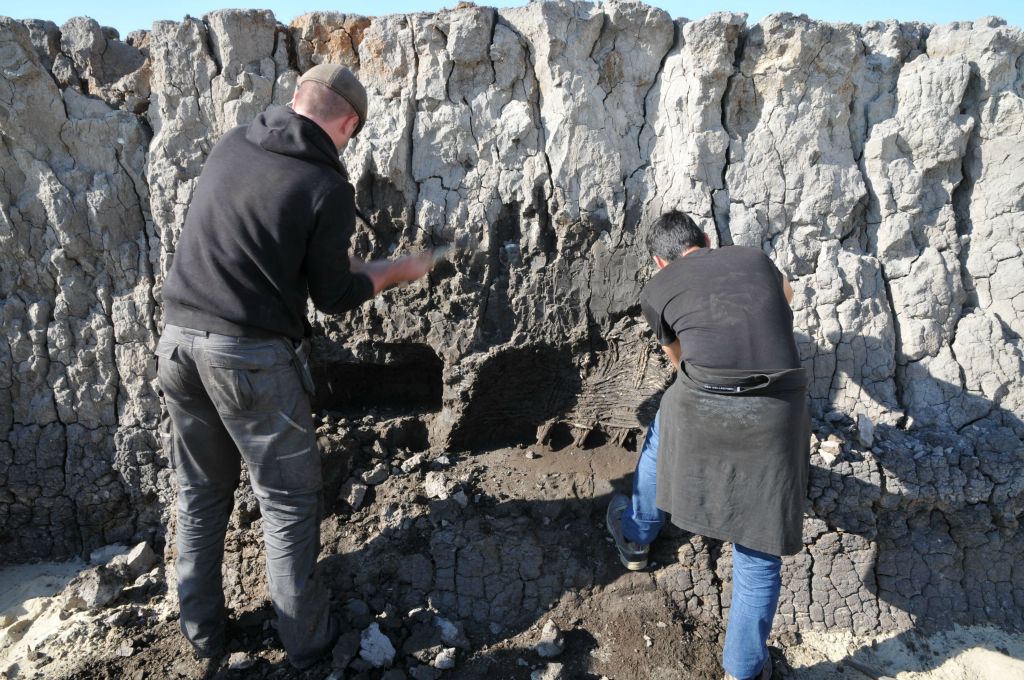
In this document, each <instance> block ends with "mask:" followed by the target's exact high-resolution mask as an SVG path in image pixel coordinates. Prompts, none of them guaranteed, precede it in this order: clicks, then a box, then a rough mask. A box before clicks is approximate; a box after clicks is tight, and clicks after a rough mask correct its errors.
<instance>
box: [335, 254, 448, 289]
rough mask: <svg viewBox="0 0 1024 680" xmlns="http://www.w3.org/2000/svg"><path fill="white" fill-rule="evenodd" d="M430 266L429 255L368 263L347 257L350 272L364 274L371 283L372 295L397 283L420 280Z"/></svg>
mask: <svg viewBox="0 0 1024 680" xmlns="http://www.w3.org/2000/svg"><path fill="white" fill-rule="evenodd" d="M432 264H433V263H432V261H431V259H430V257H429V255H409V256H406V257H400V258H398V259H397V260H370V261H369V262H365V261H363V260H360V259H359V258H357V257H355V256H349V266H350V267H351V268H352V271H354V272H359V273H361V274H365V275H366V276H367V277H369V279H370V281H371V282H372V283H373V294H374V295H376V294H378V293H380V292H381V291H383V290H386V289H387V288H390V287H391V286H394V285H397V284H399V283H405V282H406V281H415V280H416V279H419V278H422V277H423V276H425V275H426V274H427V272H429V271H430V267H431V266H432Z"/></svg>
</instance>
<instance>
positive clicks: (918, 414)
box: [0, 2, 1024, 633]
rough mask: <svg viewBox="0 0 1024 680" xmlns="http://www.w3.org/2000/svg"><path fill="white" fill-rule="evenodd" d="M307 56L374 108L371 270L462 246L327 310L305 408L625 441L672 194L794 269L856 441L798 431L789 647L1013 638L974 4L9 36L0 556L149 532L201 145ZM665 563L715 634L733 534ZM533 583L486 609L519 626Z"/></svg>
mask: <svg viewBox="0 0 1024 680" xmlns="http://www.w3.org/2000/svg"><path fill="white" fill-rule="evenodd" d="M323 61H333V62H341V63H344V64H346V65H348V66H350V67H351V68H352V69H353V70H354V71H356V72H357V73H358V75H359V77H360V78H361V80H362V81H363V82H364V83H365V84H366V86H367V88H368V90H369V92H370V117H369V121H368V123H367V126H366V129H365V130H364V132H363V133H362V134H361V136H360V137H359V138H358V139H357V140H355V141H354V142H353V143H352V144H351V146H350V148H349V149H348V150H347V152H346V154H345V161H346V164H347V166H348V169H349V172H350V174H351V176H352V180H353V183H354V184H355V185H356V187H357V201H358V203H359V207H360V209H361V211H362V212H363V213H365V214H366V215H368V216H369V219H370V224H368V225H362V226H360V228H359V231H358V233H357V236H356V238H355V244H354V245H355V248H356V251H357V252H358V253H359V254H360V255H363V256H378V257H379V256H383V255H386V254H387V253H389V252H390V251H391V250H393V249H394V248H395V247H397V248H398V249H399V250H402V249H408V248H420V247H426V246H430V245H436V244H447V243H458V244H461V245H471V246H473V247H472V248H465V249H462V250H459V251H456V253H455V254H454V255H453V256H452V259H451V261H450V262H447V263H443V264H442V265H441V266H440V267H439V269H438V270H437V271H436V272H435V274H434V275H433V276H432V277H431V279H430V282H429V284H427V283H418V284H415V285H412V286H409V287H406V288H402V289H398V290H395V291H391V292H389V293H387V294H386V295H384V296H383V297H381V298H379V299H377V300H375V301H374V302H373V303H371V304H367V305H366V306H365V307H364V308H363V309H362V310H360V311H359V312H358V313H355V314H351V315H349V316H346V317H340V318H339V317H326V316H322V315H319V314H318V315H316V317H315V326H316V333H317V347H316V350H317V357H318V370H319V373H320V376H319V377H320V384H321V392H322V393H321V394H319V395H318V406H319V407H320V408H322V409H327V410H332V411H345V410H346V409H348V410H358V409H360V408H364V407H367V406H377V407H381V408H388V409H392V410H394V409H398V410H403V411H404V412H405V413H406V414H407V415H408V416H409V417H411V418H412V420H414V421H415V422H416V423H420V424H421V425H418V426H417V427H420V428H421V429H422V433H421V435H422V439H423V440H424V446H426V445H428V444H429V446H431V447H433V448H434V449H435V450H440V449H445V448H449V449H451V450H454V451H458V450H464V449H471V448H477V447H487V446H498V445H502V444H507V443H514V442H532V441H533V439H534V437H535V436H536V434H537V429H538V426H541V430H542V432H544V431H546V433H547V434H556V435H557V434H558V432H559V431H561V432H563V433H565V434H567V435H571V436H572V437H573V438H575V439H576V440H577V441H579V442H581V443H583V442H585V441H586V440H587V438H588V437H591V438H600V437H602V436H604V437H610V438H612V439H627V438H631V437H633V438H635V437H636V436H637V434H638V433H639V432H640V427H641V426H640V423H641V422H646V420H647V419H648V418H649V417H650V415H651V410H652V407H653V404H654V403H655V402H654V401H653V400H652V397H653V396H654V395H656V394H657V391H658V390H659V389H660V388H661V387H663V386H664V385H665V383H666V381H667V379H668V377H669V372H668V371H667V369H666V367H665V365H664V361H663V360H662V358H661V357H660V352H659V350H658V348H657V347H656V346H655V344H654V342H653V340H652V339H651V338H650V336H649V333H648V332H647V330H646V328H645V326H644V324H643V322H642V319H641V318H640V316H639V310H638V305H637V298H638V294H639V291H640V289H641V287H642V285H643V283H644V282H645V280H646V279H647V277H648V275H649V273H650V266H649V264H648V259H647V256H646V253H645V250H644V246H643V241H644V236H645V233H646V229H647V227H648V225H649V224H650V221H651V218H652V217H653V216H656V215H657V214H658V213H659V212H660V211H663V210H667V209H670V208H680V209H683V210H686V211H688V212H689V213H691V214H692V215H694V217H695V218H696V219H698V221H699V222H700V223H701V224H702V225H703V226H704V227H705V228H706V229H707V230H708V232H709V233H710V234H711V235H712V237H713V239H714V240H715V241H717V242H718V243H736V244H743V245H752V246H759V247H762V248H764V249H765V250H766V252H768V253H769V254H770V255H771V256H772V257H773V258H774V260H775V261H776V262H777V263H778V265H779V266H780V268H782V269H783V270H784V271H786V272H787V273H788V274H789V275H790V277H791V278H792V282H793V288H794V290H795V292H796V295H795V299H794V307H795V314H796V327H797V329H798V340H799V347H800V351H801V356H802V358H803V360H804V361H805V363H806V365H807V366H808V367H809V368H811V369H812V371H813V376H814V380H813V384H812V389H811V393H812V394H811V397H812V399H811V401H812V409H813V413H814V415H815V418H816V422H817V425H818V429H819V431H820V432H822V433H825V432H828V431H832V430H836V431H844V432H848V433H850V432H853V430H852V429H851V428H850V427H849V423H851V422H858V421H859V422H860V429H859V433H858V434H859V438H860V439H861V440H862V441H857V436H852V437H845V441H837V440H831V441H830V440H828V439H824V441H822V442H820V443H818V442H816V443H815V454H814V458H813V464H814V467H813V469H812V479H811V504H810V507H809V512H808V518H807V520H806V524H805V540H806V548H805V550H804V551H803V552H802V553H800V554H799V555H796V556H795V557H792V558H788V559H787V560H786V562H785V578H784V583H785V590H784V592H783V597H782V602H781V604H780V616H779V617H778V618H777V629H778V630H779V631H787V630H799V629H807V628H811V627H824V626H832V625H840V626H844V627H849V628H852V629H853V630H854V631H855V632H857V633H871V632H874V631H879V630H891V629H899V628H904V627H906V626H908V625H909V624H910V623H911V621H912V620H919V621H923V622H947V621H959V622H963V623H976V622H984V623H994V624H999V625H1004V626H1009V627H1013V628H1020V627H1022V626H1024V529H1022V527H1021V520H1022V519H1024V444H1022V437H1024V422H1022V419H1024V381H1022V377H1024V362H1022V345H1021V335H1022V333H1024V255H1022V252H1021V248H1022V245H1024V228H1022V223H1024V33H1022V32H1021V30H1020V29H1018V28H1013V27H1009V26H1006V25H1004V24H1003V23H1002V22H1001V21H999V20H995V19H982V20H979V21H976V22H973V23H971V22H967V23H959V24H951V25H947V26H928V25H923V24H900V23H893V22H888V23H873V24H866V25H863V26H854V25H848V24H827V23H821V22H817V21H813V20H809V19H807V18H806V17H796V16H792V15H772V16H769V17H766V18H765V19H764V20H762V21H761V22H760V23H757V24H754V25H748V24H747V23H746V20H745V17H744V16H742V15H735V14H714V15H711V16H708V17H706V18H703V19H699V20H694V21H688V20H682V19H680V20H676V21H673V20H672V19H671V18H670V17H669V16H668V15H667V14H665V13H664V12H663V11H661V10H658V9H654V8H651V7H648V6H646V5H643V4H636V3H627V2H609V3H607V4H604V5H602V6H600V7H595V6H593V5H589V4H585V3H576V4H574V3H555V2H549V3H540V2H538V3H534V4H530V5H529V6H527V7H523V8H517V9H510V10H500V11H499V10H493V9H488V8H477V7H463V8H460V9H455V10H445V11H442V12H439V13H437V14H415V15H394V16H386V17H378V18H366V17H360V16H352V15H340V14H309V15H305V16H303V17H300V18H298V19H296V20H295V21H294V22H293V23H292V25H291V26H284V25H281V24H279V23H278V22H277V21H276V19H275V18H274V16H273V15H272V14H270V13H269V12H265V11H223V12H216V13H213V14H210V15H208V16H206V17H204V18H203V19H193V18H186V19H185V20H184V21H182V22H178V23H176V22H158V23H156V24H154V25H153V27H152V30H150V31H139V32H134V33H132V34H130V35H129V36H127V38H126V39H125V40H123V41H122V40H121V39H119V37H118V36H117V34H116V33H115V32H113V31H111V30H110V29H106V28H102V27H100V26H99V25H97V24H96V23H95V22H94V21H92V20H89V19H84V18H76V19H72V20H70V21H69V22H67V23H66V24H65V25H64V26H61V27H57V26H55V25H54V24H52V23H48V22H43V21H14V20H10V19H0V560H2V561H19V560H27V559H30V558H35V557H43V556H66V555H71V554H78V553H82V552H88V551H89V550H90V549H92V548H95V547H97V546H101V545H105V544H109V543H112V542H118V541H120V542H128V541H138V540H144V539H152V538H154V537H159V536H160V535H161V532H162V528H161V527H162V526H163V523H164V522H165V521H166V519H167V516H168V513H169V508H170V502H171V495H172V494H171V483H170V477H169V473H168V470H167V459H166V455H165V454H164V453H163V452H162V451H161V447H160V444H159V436H158V432H157V427H158V422H159V417H160V404H159V400H158V397H157V395H156V392H155V389H154V388H155V385H154V382H155V367H156V365H155V361H154V359H153V357H152V349H153V347H154V344H155V340H156V337H157V334H158V329H159V327H160V324H161V318H160V309H161V308H160V289H161V282H162V279H163V275H164V273H165V272H166V271H167V267H168V265H169V263H170V261H171V258H172V257H173V255H174V244H175V241H176V239H177V236H178V234H179V232H180V229H181V226H182V223H183V221H184V216H185V212H186V210H187V208H188V204H189V198H190V196H191V193H192V191H193V189H194V187H195V183H196V180H197V178H198V176H199V173H200V171H201V169H202V166H203V161H204V159H205V157H206V155H207V153H208V152H209V150H210V148H211V146H212V145H213V143H214V142H215V141H216V140H217V138H218V137H219V136H220V135H221V134H223V133H224V132H225V131H226V130H228V129H230V128H231V127H232V126H234V125H237V124H240V123H244V122H247V121H248V120H250V119H251V118H252V117H253V116H254V115H255V114H256V113H257V112H259V111H260V110H262V109H263V108H264V107H266V106H267V105H269V104H271V103H284V102H286V101H288V100H289V98H290V95H291V92H292V89H293V87H294V85H295V82H296V79H297V76H298V74H299V72H300V71H302V70H305V69H307V68H308V67H310V66H311V65H313V64H316V63H320V62H323ZM353 384H354V385H368V387H366V388H365V389H364V388H362V387H358V388H355V389H354V390H353V389H349V388H348V387H347V386H348V385H353ZM335 388H337V389H335ZM844 428H845V429H844ZM413 429H414V430H415V427H414V428H413ZM869 429H871V430H873V432H872V433H870V434H869V433H868V432H867V430H869ZM417 436H420V435H417ZM823 438H824V434H823ZM349 490H351V487H349ZM510 531H512V529H510ZM514 531H516V532H520V533H519V534H518V536H519V538H517V541H518V542H519V543H521V544H523V545H526V544H528V543H529V542H530V539H529V537H528V536H526V535H525V534H523V533H522V532H523V531H527V529H524V528H523V527H517V528H515V530H514ZM460 540H463V539H461V538H460V537H458V536H455V535H453V534H452V532H451V531H448V532H439V533H438V534H437V535H436V536H435V537H434V539H433V542H432V544H431V546H430V548H429V550H430V551H431V552H430V554H428V556H427V557H424V558H423V559H424V560H427V559H428V557H429V560H428V562H429V563H430V564H432V565H433V568H431V569H429V570H427V573H428V574H429V575H430V579H429V580H430V582H424V583H418V584H417V587H418V588H420V589H421V590H422V591H424V592H425V593H427V594H430V593H433V594H434V598H433V599H434V601H436V602H437V603H438V606H440V607H441V608H442V611H443V613H451V614H453V615H459V612H458V611H456V610H457V609H458V607H459V603H458V594H457V592H455V591H453V590H451V588H450V586H451V584H449V581H451V582H452V583H454V582H455V581H454V580H453V579H454V576H452V575H453V574H464V573H465V574H468V575H469V576H472V574H470V572H471V571H472V567H473V565H472V564H471V563H470V562H467V563H466V564H462V563H460V559H465V560H472V559H478V556H477V554H476V553H474V552H473V550H472V549H469V550H466V549H465V548H466V546H465V545H462V544H460V543H459V541H460ZM679 557H680V559H679V560H678V562H677V563H675V564H672V565H669V566H667V567H665V568H663V569H662V570H661V571H659V572H658V574H657V576H656V578H657V581H658V584H659V585H660V586H661V587H663V588H664V589H665V590H666V591H667V592H669V593H671V596H672V597H673V599H675V600H676V602H677V603H678V604H679V605H680V606H681V607H683V608H685V609H686V610H688V611H689V612H690V613H692V614H694V615H696V616H699V617H700V616H703V617H712V618H715V617H719V616H720V615H721V613H722V608H723V603H727V602H728V600H727V597H728V583H727V582H726V583H724V584H723V581H727V579H725V575H726V574H727V573H728V568H727V566H728V549H727V548H726V549H721V548H720V547H719V546H717V545H716V544H711V543H708V542H705V541H702V540H700V539H697V538H694V539H691V540H690V541H687V542H684V543H683V544H682V547H681V549H680V555H679ZM505 566H507V565H503V566H501V567H500V569H501V570H505ZM502 573H504V571H502ZM510 573H514V574H515V578H520V579H523V580H525V581H536V583H543V579H544V575H543V574H542V573H538V574H536V575H533V576H531V575H529V574H527V573H526V572H523V571H522V570H516V569H512V570H511V572H510ZM449 576H452V578H451V579H449V578H448V577H449ZM446 579H447V580H446ZM513 580H515V579H513ZM533 587H538V586H537V585H536V584H535V585H534V586H533ZM723 587H724V592H723ZM516 588H518V590H516ZM524 588H525V590H524ZM528 589H529V586H523V585H519V586H515V585H514V584H513V587H511V588H510V590H509V591H508V592H503V593H501V595H500V598H504V599H500V601H499V600H495V601H494V602H492V603H491V605H490V608H489V609H487V611H490V612H491V613H493V615H494V617H507V616H517V615H518V616H534V618H535V617H536V615H537V612H531V611H525V609H524V606H526V605H524V595H523V592H525V591H526V590H528ZM482 592H483V591H482ZM517 592H518V596H517V595H516V593H517ZM481 597H484V595H481ZM517 598H518V599H517ZM492 599H493V598H492ZM526 603H527V604H529V600H527V601H526ZM445 608H447V609H448V610H449V611H447V612H446V611H444V610H445ZM462 615H463V616H465V614H462Z"/></svg>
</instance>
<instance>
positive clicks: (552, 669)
mask: <svg viewBox="0 0 1024 680" xmlns="http://www.w3.org/2000/svg"><path fill="white" fill-rule="evenodd" d="M564 677H565V676H564V675H563V674H562V664H560V663H549V664H547V665H546V666H544V668H538V669H537V670H535V671H534V672H532V673H530V680H562V678H564Z"/></svg>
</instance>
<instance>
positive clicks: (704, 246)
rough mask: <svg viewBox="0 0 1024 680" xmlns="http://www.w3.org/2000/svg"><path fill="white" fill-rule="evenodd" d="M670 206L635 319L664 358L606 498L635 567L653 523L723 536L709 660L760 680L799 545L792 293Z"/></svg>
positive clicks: (763, 263) (799, 450)
mask: <svg viewBox="0 0 1024 680" xmlns="http://www.w3.org/2000/svg"><path fill="white" fill-rule="evenodd" d="M709 245H710V244H709V241H708V238H707V236H706V235H705V234H704V232H703V231H701V229H700V228H699V227H697V225H696V224H694V222H693V220H691V219H690V218H689V217H688V216H687V215H684V214H683V213H680V212H671V213H668V214H666V215H663V216H662V217H661V218H660V219H659V220H658V221H657V222H656V223H655V225H654V228H653V230H652V231H651V234H650V236H649V238H648V248H649V249H650V252H651V255H652V256H653V258H654V262H655V264H656V265H657V267H658V273H657V274H655V275H654V277H653V278H652V279H651V280H650V282H648V284H647V286H646V287H645V288H644V290H643V293H642V295H641V300H640V303H641V309H642V311H643V314H644V317H645V318H646V319H647V322H648V323H649V324H650V326H651V328H652V329H653V330H654V333H655V335H656V337H657V339H658V342H659V343H660V344H661V345H662V349H663V350H664V351H665V353H666V354H667V355H668V357H669V359H670V360H671V362H672V365H673V366H674V367H675V368H676V369H677V374H676V378H675V381H674V382H673V384H672V385H671V387H669V388H668V390H667V391H666V392H665V394H664V396H663V397H662V400H661V406H660V408H659V410H658V415H657V416H656V417H655V419H654V422H653V423H652V424H651V426H650V428H649V429H648V432H647V439H646V440H645V442H644V446H643V449H642V451H641V454H640V459H639V461H638V462H637V466H636V472H635V474H634V476H633V495H632V497H627V496H624V495H621V494H620V495H617V496H615V497H614V498H613V499H612V502H611V504H610V505H609V507H608V517H607V520H608V529H609V531H610V532H611V534H612V536H613V537H614V539H615V544H616V547H617V548H618V551H619V556H620V558H621V559H622V562H623V564H624V565H625V566H626V567H627V568H629V569H643V568H645V567H646V566H647V555H648V551H649V548H650V544H651V542H652V541H653V540H654V539H655V537H656V536H657V535H658V531H659V530H660V529H661V526H662V524H663V523H664V521H665V517H666V512H667V513H670V514H671V518H672V523H673V524H675V525H677V526H679V527H681V528H683V529H685V530H687V531H690V532H693V533H696V534H701V535H703V536H708V537H711V538H717V539H720V540H723V541H731V542H732V543H733V553H732V556H733V590H732V606H731V607H730V609H729V624H728V627H727V629H726V636H725V649H724V652H723V662H722V665H723V667H724V668H725V671H726V677H727V678H728V679H730V680H746V679H748V678H757V679H759V680H762V679H763V680H767V678H769V677H771V670H772V668H771V659H770V657H769V655H768V647H767V644H766V642H767V639H768V634H769V633H770V632H771V628H772V619H773V618H774V616H775V607H776V605H777V604H778V600H779V589H780V567H781V563H782V560H781V559H780V556H781V555H791V554H794V553H796V552H799V551H800V549H801V548H802V547H803V544H802V540H801V533H802V531H801V530H802V525H803V507H804V500H805V498H806V495H807V474H808V464H809V462H808V461H809V455H810V453H809V443H808V442H809V437H810V420H809V414H808V410H807V404H806V396H807V382H808V375H807V372H806V370H805V369H803V368H801V367H800V359H799V356H798V355H797V349H796V342H795V341H794V339H793V312H792V310H791V309H790V307H789V303H790V301H791V300H792V297H793V291H792V289H791V288H790V286H789V282H788V281H786V279H785V277H784V276H783V275H782V273H781V272H780V271H779V270H778V269H777V268H776V267H775V265H774V264H773V263H772V261H771V260H770V259H769V258H768V256H767V255H765V254H764V253H763V252H762V251H761V250H759V249H757V248H747V247H742V246H730V247H728V248H719V249H715V250H712V249H711V248H710V247H709Z"/></svg>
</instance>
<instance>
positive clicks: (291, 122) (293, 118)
mask: <svg viewBox="0 0 1024 680" xmlns="http://www.w3.org/2000/svg"><path fill="white" fill-rule="evenodd" d="M245 138H246V139H247V140H249V141H250V142H252V143H253V144H257V145H259V146H261V147H263V148H264V149H266V150H267V151H270V152H272V153H277V154H281V155H282V156H292V157H293V158H300V159H302V160H304V161H309V162H310V163H319V164H321V165H327V166H330V167H332V168H334V169H335V170H337V171H338V172H340V173H341V174H342V175H345V168H344V167H343V166H342V165H341V160H339V158H338V151H337V149H336V148H335V146H334V142H332V141H331V138H330V136H329V135H328V134H327V133H326V132H324V130H323V128H321V127H320V126H319V125H317V124H316V123H314V122H313V121H311V120H310V119H309V118H306V117H305V116H302V115H300V114H298V113H295V112H294V111H292V110H291V109H290V108H288V107H287V106H271V107H270V108H268V109H267V110H266V111H264V112H263V113H261V114H260V115H258V116H256V118H255V119H254V120H253V121H252V122H251V123H249V127H248V128H247V129H246V131H245Z"/></svg>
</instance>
